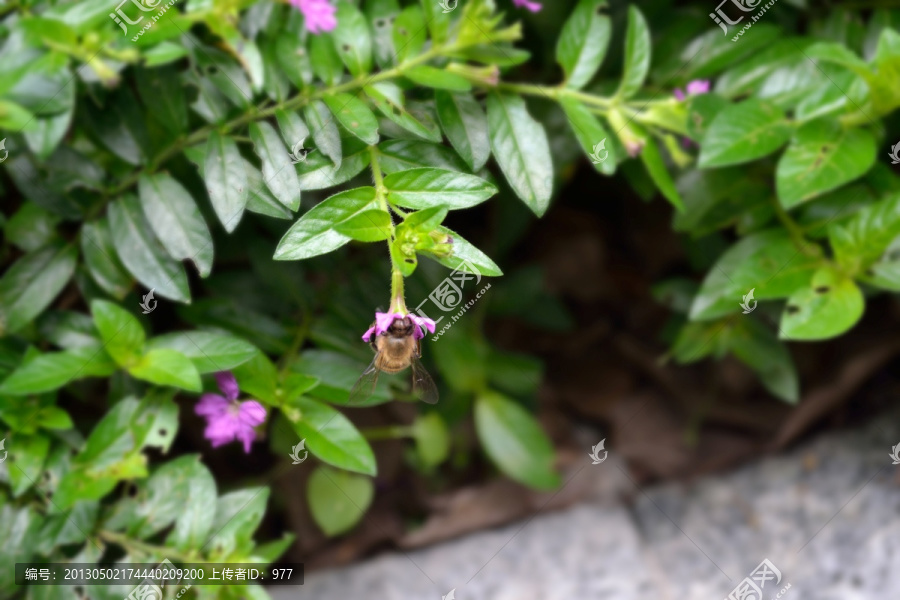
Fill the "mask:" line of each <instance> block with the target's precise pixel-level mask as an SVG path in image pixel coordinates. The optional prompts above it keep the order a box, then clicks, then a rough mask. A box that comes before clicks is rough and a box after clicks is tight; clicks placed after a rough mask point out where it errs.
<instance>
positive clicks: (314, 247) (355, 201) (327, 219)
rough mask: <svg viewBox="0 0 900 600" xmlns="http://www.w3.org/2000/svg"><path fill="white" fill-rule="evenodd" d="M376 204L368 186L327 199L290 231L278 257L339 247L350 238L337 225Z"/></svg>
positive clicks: (295, 256)
mask: <svg viewBox="0 0 900 600" xmlns="http://www.w3.org/2000/svg"><path fill="white" fill-rule="evenodd" d="M377 205H378V202H377V201H376V200H375V188H373V187H369V186H366V187H361V188H356V189H352V190H347V191H345V192H341V193H339V194H335V195H334V196H330V197H329V198H326V199H325V200H323V201H322V202H320V203H319V204H317V205H316V206H315V207H314V208H313V209H312V210H310V211H309V212H307V213H306V214H304V215H303V216H302V217H300V218H299V219H298V220H297V222H296V223H294V224H293V225H292V226H291V228H290V229H288V230H287V232H286V233H285V234H284V237H282V238H281V241H280V242H279V243H278V247H277V248H276V249H275V256H274V258H275V260H302V259H304V258H311V257H313V256H318V255H320V254H327V253H328V252H331V251H333V250H337V249H338V248H340V247H341V246H343V245H344V244H346V243H347V242H349V241H350V238H349V237H347V236H346V235H344V234H342V233H339V232H338V231H336V230H335V229H334V227H335V225H337V224H338V223H341V222H343V221H346V220H347V219H349V218H350V217H352V216H353V215H355V214H358V213H360V212H363V211H365V210H368V209H371V208H375V207H376V206H377Z"/></svg>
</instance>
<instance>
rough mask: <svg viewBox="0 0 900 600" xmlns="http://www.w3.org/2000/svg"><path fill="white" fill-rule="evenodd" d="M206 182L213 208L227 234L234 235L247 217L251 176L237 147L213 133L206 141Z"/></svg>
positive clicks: (227, 139) (232, 141)
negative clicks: (245, 208) (243, 217)
mask: <svg viewBox="0 0 900 600" xmlns="http://www.w3.org/2000/svg"><path fill="white" fill-rule="evenodd" d="M203 165H204V166H203V180H204V181H205V182H206V191H207V192H208V193H209V199H210V201H211V202H212V205H213V209H215V211H216V215H217V216H218V217H219V221H220V222H221V223H222V226H223V227H225V231H227V232H229V233H231V232H232V231H234V229H235V227H237V226H238V223H240V222H241V216H242V215H243V214H244V207H246V206H247V200H248V198H249V194H248V193H247V174H246V172H245V170H244V168H243V162H242V159H241V153H240V151H238V147H237V144H236V143H235V141H234V140H233V139H231V138H229V137H223V136H222V135H220V134H219V132H218V131H213V132H212V133H210V135H209V139H208V140H207V142H206V159H205V160H204V163H203Z"/></svg>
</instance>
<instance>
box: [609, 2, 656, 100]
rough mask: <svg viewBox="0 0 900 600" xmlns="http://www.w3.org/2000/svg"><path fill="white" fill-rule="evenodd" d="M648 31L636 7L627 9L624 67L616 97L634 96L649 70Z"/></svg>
mask: <svg viewBox="0 0 900 600" xmlns="http://www.w3.org/2000/svg"><path fill="white" fill-rule="evenodd" d="M650 52H651V46H650V29H649V28H648V27H647V21H646V20H645V19H644V15H643V14H642V13H641V11H640V9H638V7H637V6H634V5H631V6H629V7H628V29H627V31H626V32H625V67H624V71H623V73H622V82H621V83H620V84H619V89H618V91H617V92H616V96H618V97H619V98H622V99H628V98H631V97H632V96H634V95H635V94H636V93H637V92H638V90H640V89H641V86H642V85H644V80H645V79H647V72H648V71H649V70H650Z"/></svg>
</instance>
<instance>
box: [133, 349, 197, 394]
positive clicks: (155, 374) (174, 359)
mask: <svg viewBox="0 0 900 600" xmlns="http://www.w3.org/2000/svg"><path fill="white" fill-rule="evenodd" d="M128 372H129V373H130V374H131V375H132V376H134V377H136V378H138V379H143V380H144V381H149V382H150V383H155V384H157V385H171V386H173V387H177V388H181V389H183V390H188V391H190V392H199V391H201V390H202V389H203V386H202V385H201V384H200V374H199V373H198V372H197V367H195V366H194V363H192V362H191V361H190V360H188V357H186V356H185V355H184V354H182V353H181V352H178V351H177V350H170V349H168V348H157V349H155V350H150V351H148V352H147V353H146V354H145V355H144V356H142V357H141V358H140V360H138V362H137V363H136V364H134V365H133V366H131V367H129V368H128Z"/></svg>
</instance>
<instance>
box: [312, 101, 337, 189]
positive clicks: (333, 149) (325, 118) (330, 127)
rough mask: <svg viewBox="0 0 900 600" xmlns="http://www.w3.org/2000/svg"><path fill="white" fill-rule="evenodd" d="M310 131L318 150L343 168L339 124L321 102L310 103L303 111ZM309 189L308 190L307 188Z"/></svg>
mask: <svg viewBox="0 0 900 600" xmlns="http://www.w3.org/2000/svg"><path fill="white" fill-rule="evenodd" d="M303 114H304V116H305V117H306V122H307V123H308V124H309V129H310V131H312V135H313V140H314V141H315V143H316V148H317V149H318V150H319V151H320V152H322V153H323V154H324V155H325V156H327V157H328V158H330V159H331V161H332V162H333V163H334V166H335V167H340V166H341V157H342V156H343V154H342V153H341V134H340V132H339V131H338V128H337V123H335V122H334V119H333V118H332V117H331V114H330V113H329V112H328V107H327V106H325V104H324V103H323V102H321V101H320V100H316V101H315V102H311V103H309V104H308V105H307V106H306V108H305V109H304V111H303ZM307 189H308V188H307Z"/></svg>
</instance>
